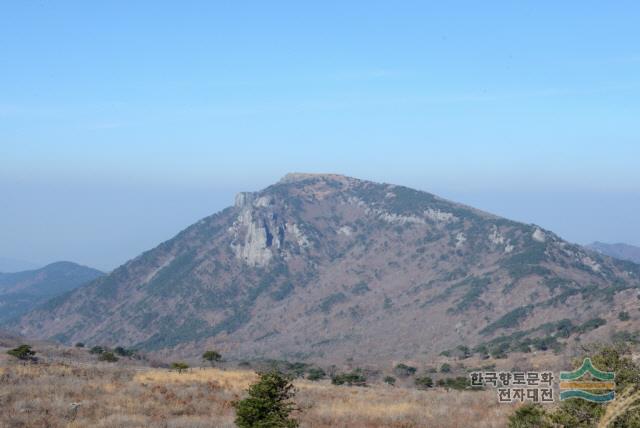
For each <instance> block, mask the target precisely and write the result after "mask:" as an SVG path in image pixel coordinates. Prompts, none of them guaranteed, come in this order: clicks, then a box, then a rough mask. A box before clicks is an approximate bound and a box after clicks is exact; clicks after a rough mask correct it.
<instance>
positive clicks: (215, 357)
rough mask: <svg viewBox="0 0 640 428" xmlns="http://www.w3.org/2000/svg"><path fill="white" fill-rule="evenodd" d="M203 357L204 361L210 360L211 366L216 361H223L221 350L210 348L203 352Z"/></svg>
mask: <svg viewBox="0 0 640 428" xmlns="http://www.w3.org/2000/svg"><path fill="white" fill-rule="evenodd" d="M202 359H203V360H204V361H208V362H209V364H211V367H213V364H214V363H217V362H220V361H222V355H220V353H219V352H216V351H212V350H209V351H205V353H204V354H202Z"/></svg>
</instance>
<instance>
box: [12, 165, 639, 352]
mask: <svg viewBox="0 0 640 428" xmlns="http://www.w3.org/2000/svg"><path fill="white" fill-rule="evenodd" d="M639 278H640V268H639V267H638V266H637V265H634V264H632V263H626V262H620V261H616V260H613V259H610V258H608V257H604V256H601V255H598V254H596V253H592V252H589V251H587V250H585V249H583V248H581V247H579V246H575V245H572V244H569V243H567V242H565V241H563V240H561V239H560V238H559V237H557V236H556V235H554V234H553V233H551V232H549V231H546V230H543V229H542V228H539V227H537V226H533V225H525V224H521V223H517V222H512V221H509V220H506V219H503V218H500V217H496V216H494V215H491V214H488V213H484V212H482V211H479V210H475V209H473V208H470V207H467V206H463V205H460V204H456V203H453V202H450V201H446V200H444V199H441V198H438V197H437V196H434V195H432V194H429V193H425V192H420V191H417V190H413V189H409V188H406V187H402V186H395V185H390V184H379V183H373V182H368V181H363V180H357V179H354V178H349V177H344V176H339V175H330V174H326V175H313V174H289V175H287V176H286V177H285V178H284V179H283V180H281V181H280V182H278V183H276V184H274V185H273V186H270V187H268V188H266V189H264V190H262V191H259V192H252V193H241V194H239V195H238V196H237V197H236V200H235V204H234V206H232V207H230V208H227V209H225V210H223V211H222V212H220V213H217V214H215V215H213V216H210V217H207V218H205V219H203V220H201V221H199V222H198V223H196V224H194V225H192V226H191V227H189V228H187V229H185V230H184V231H182V232H181V233H179V234H178V235H177V236H176V237H174V238H173V239H171V240H169V241H167V242H164V243H162V244H160V245H159V246H158V247H156V248H154V249H153V250H150V251H148V252H146V253H144V254H142V255H141V256H139V257H137V258H136V259H134V260H132V261H130V262H128V263H127V264H125V265H123V266H121V267H120V268H118V269H116V270H115V271H114V272H113V273H111V274H110V275H109V276H107V277H105V278H101V279H98V280H96V281H95V282H93V283H92V284H90V285H88V286H86V287H82V288H81V289H78V290H76V291H74V292H72V293H70V294H68V295H65V296H63V297H61V298H58V299H55V300H53V301H50V302H49V303H47V304H46V305H45V306H42V307H40V308H39V309H37V310H35V311H33V312H31V313H30V314H28V315H26V316H24V317H23V318H22V319H21V320H20V321H19V322H18V323H15V324H14V325H13V328H14V329H16V330H17V331H19V332H21V333H22V334H24V335H27V336H38V337H49V338H55V339H57V340H60V341H63V342H67V343H72V342H75V341H83V342H85V343H90V344H91V343H100V344H107V345H108V344H111V345H115V344H121V345H126V346H133V347H139V348H143V349H148V350H149V349H155V350H178V351H182V352H185V353H189V352H198V351H199V350H201V349H203V348H204V347H207V346H215V347H217V348H219V349H221V350H222V351H223V352H224V353H225V355H226V356H227V357H229V358H234V357H235V358H240V359H250V358H289V359H305V358H310V359H313V358H316V359H321V358H323V359H326V358H328V357H331V358H335V359H347V358H353V359H354V360H362V361H380V360H389V359H394V358H411V357H416V356H424V355H437V354H438V353H439V352H441V351H443V350H445V349H450V348H453V347H456V346H457V345H460V344H465V345H479V344H482V343H485V342H486V343H489V342H491V341H492V340H493V341H495V340H498V341H499V339H500V337H502V336H506V337H514V338H515V339H514V340H515V342H513V343H509V344H508V345H500V346H526V345H522V343H521V342H522V340H525V339H527V338H528V339H527V340H533V339H536V338H538V339H539V338H544V337H549V336H553V337H555V336H557V338H559V339H560V340H568V339H569V338H570V337H572V335H574V336H575V335H576V334H583V333H586V332H588V331H591V330H593V329H590V328H582V327H581V326H582V325H583V324H584V323H587V322H589V321H590V320H592V319H594V318H598V317H601V318H602V319H603V320H605V321H606V320H610V321H611V323H610V325H611V324H613V323H614V322H615V315H612V314H614V313H617V312H615V311H616V310H618V309H619V308H623V307H625V305H628V302H629V301H632V300H630V299H635V296H636V293H637V287H638V285H639V284H640V280H639ZM634 310H635V309H634ZM612 311H614V312H612ZM567 320H570V321H569V324H571V328H569V327H567ZM592 324H593V323H592ZM592 324H589V325H592ZM596 324H598V322H596ZM601 325H602V322H601V321H599V325H598V327H596V328H599V327H600V326H601ZM558 326H561V327H562V328H564V330H559V328H560V327H558ZM600 328H601V329H602V328H604V327H600ZM567 329H569V330H570V331H569V333H568V335H567V334H566V331H567ZM558 332H561V333H558ZM545 335H546V336H545ZM553 340H555V339H553ZM493 344H494V345H495V342H494V343H493Z"/></svg>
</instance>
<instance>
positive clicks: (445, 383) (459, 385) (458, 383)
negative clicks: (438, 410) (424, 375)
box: [438, 376, 469, 390]
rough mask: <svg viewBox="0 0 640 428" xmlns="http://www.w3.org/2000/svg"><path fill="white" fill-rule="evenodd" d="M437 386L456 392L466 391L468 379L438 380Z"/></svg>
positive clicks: (449, 378)
mask: <svg viewBox="0 0 640 428" xmlns="http://www.w3.org/2000/svg"><path fill="white" fill-rule="evenodd" d="M438 386H441V387H444V388H451V389H457V390H462V389H467V388H468V387H469V379H468V378H466V377H464V376H458V377H448V378H446V379H438Z"/></svg>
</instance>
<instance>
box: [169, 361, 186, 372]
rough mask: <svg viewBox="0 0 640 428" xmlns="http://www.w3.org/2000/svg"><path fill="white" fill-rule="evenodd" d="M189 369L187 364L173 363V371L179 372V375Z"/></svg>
mask: <svg viewBox="0 0 640 428" xmlns="http://www.w3.org/2000/svg"><path fill="white" fill-rule="evenodd" d="M188 368H189V364H187V363H183V362H180V361H176V362H173V363H171V370H177V371H178V373H182V372H183V371H185V370H187V369H188Z"/></svg>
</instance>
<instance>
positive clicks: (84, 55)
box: [0, 0, 640, 269]
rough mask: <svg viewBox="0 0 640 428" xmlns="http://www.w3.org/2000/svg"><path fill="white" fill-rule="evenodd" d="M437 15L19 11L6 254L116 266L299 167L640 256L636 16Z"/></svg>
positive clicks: (368, 6) (0, 9)
mask: <svg viewBox="0 0 640 428" xmlns="http://www.w3.org/2000/svg"><path fill="white" fill-rule="evenodd" d="M169 3H171V4H169ZM426 3H427V2H424V1H416V2H402V1H395V2H389V1H386V2H375V1H366V2H365V1H362V2H355V1H354V2H345V1H340V2H331V1H323V2H315V4H311V2H300V1H288V2H278V1H270V2H266V1H260V2H258V1H256V2H237V1H235V2H231V1H228V2H226V1H224V2H223V1H218V2H215V1H214V2H211V1H207V2H205V1H202V2H194V1H181V2H161V1H135V2H134V1H122V2H119V1H109V2H88V1H76V2H71V1H31V0H23V1H13V2H3V3H2V5H0V196H1V199H0V200H2V205H1V206H0V256H2V257H10V258H14V259H23V260H29V261H35V262H38V263H44V262H49V261H53V260H58V259H70V260H74V261H78V262H82V263H85V264H90V265H93V266H96V267H99V268H103V269H110V268H113V267H114V266H116V265H118V264H120V263H122V262H123V261H125V260H127V259H128V258H131V257H133V256H135V255H137V254H138V253H139V252H141V251H143V250H145V249H148V248H150V247H151V246H154V245H155V244H157V243H159V242H160V241H162V240H164V239H167V238H169V237H171V236H172V235H173V234H174V233H176V232H177V231H179V230H180V229H182V228H184V227H186V226H187V225H189V224H190V223H191V222H193V221H195V220H197V219H198V218H200V217H203V216H205V215H208V214H210V213H212V212H214V211H217V210H218V209H220V208H223V207H224V206H227V205H229V204H230V203H231V201H232V197H233V194H234V193H235V192H237V191H240V190H254V189H259V188H262V187H265V186H267V185H269V184H271V183H272V182H274V181H276V180H277V179H278V178H279V177H280V176H282V175H284V174H285V173H286V172H289V171H312V172H339V173H344V174H348V175H353V176H357V177H361V178H368V179H374V180H378V181H386V182H393V183H398V184H405V185H409V186H413V187H417V188H420V189H424V190H428V191H431V192H435V193H438V194H441V195H443V196H446V197H449V198H452V199H456V200H460V201H462V202H466V203H469V204H472V205H476V206H478V207H480V208H483V209H486V210H489V211H493V212H496V213H498V214H502V215H505V216H509V217H511V218H515V219H517V220H523V221H526V222H532V223H537V224H540V225H542V226H543V227H546V228H549V229H552V230H554V231H556V232H557V233H559V234H560V235H561V236H563V237H565V238H567V239H569V240H572V241H575V242H579V243H586V242H589V241H592V240H596V239H598V240H602V241H625V242H628V243H631V244H636V245H640V225H639V223H638V220H637V219H638V214H637V213H638V210H640V168H639V167H638V165H639V164H640V162H639V155H640V25H638V22H640V3H638V2H637V1H616V2H602V1H565V2H557V1H554V2H544V1H530V2H477V1H469V2H431V3H432V4H431V5H428V4H426Z"/></svg>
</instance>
